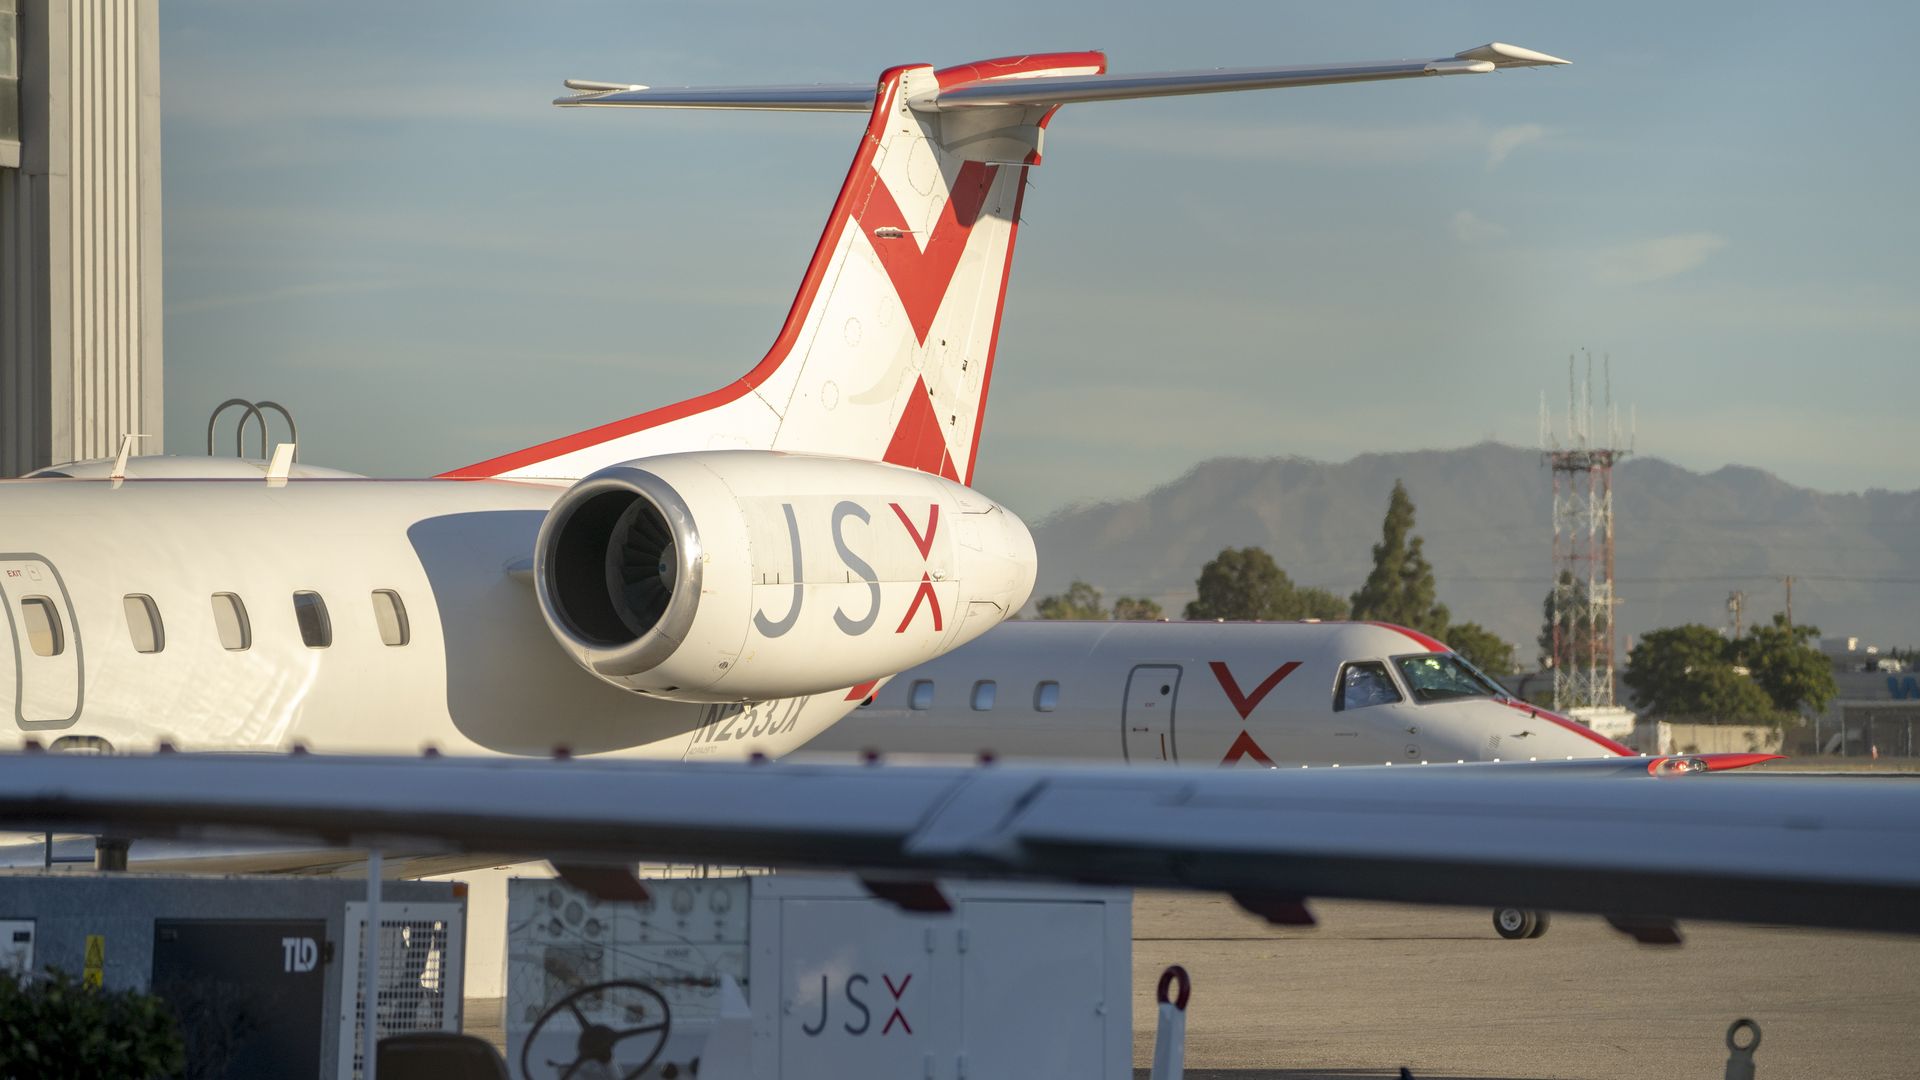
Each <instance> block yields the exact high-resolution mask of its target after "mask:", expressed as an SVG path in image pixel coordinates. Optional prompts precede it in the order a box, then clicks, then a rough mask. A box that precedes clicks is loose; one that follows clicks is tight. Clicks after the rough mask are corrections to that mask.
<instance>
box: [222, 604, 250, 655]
mask: <svg viewBox="0 0 1920 1080" xmlns="http://www.w3.org/2000/svg"><path fill="white" fill-rule="evenodd" d="M213 628H214V629H215V630H216V631H218V632H219V634H220V647H221V648H223V649H225V650H227V651H228V652H242V651H245V650H246V649H249V648H251V647H252V646H253V624H252V623H251V622H248V621H247V605H246V603H245V602H244V601H242V600H241V599H240V597H239V596H238V595H236V594H234V593H230V592H217V593H214V594H213Z"/></svg>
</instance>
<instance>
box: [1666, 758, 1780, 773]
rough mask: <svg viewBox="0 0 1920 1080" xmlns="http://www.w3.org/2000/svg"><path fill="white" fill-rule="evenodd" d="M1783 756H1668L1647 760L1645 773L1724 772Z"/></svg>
mask: <svg viewBox="0 0 1920 1080" xmlns="http://www.w3.org/2000/svg"><path fill="white" fill-rule="evenodd" d="M1786 756H1787V755H1785V754H1668V755H1666V756H1664V757H1657V758H1652V759H1649V760H1648V762H1647V773H1648V775H1651V776H1666V775H1672V774H1680V773H1694V772H1726V771H1727V770H1729V769H1744V768H1747V767H1748V766H1750V765H1758V764H1760V763H1761V762H1765V761H1783V760H1785V759H1786Z"/></svg>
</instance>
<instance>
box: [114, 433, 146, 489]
mask: <svg viewBox="0 0 1920 1080" xmlns="http://www.w3.org/2000/svg"><path fill="white" fill-rule="evenodd" d="M148 437H149V436H148V435H146V434H145V433H143V432H138V431H129V432H127V433H126V434H125V435H122V436H120V453H119V454H117V455H115V456H114V459H113V471H112V472H110V473H108V474H107V479H109V480H125V479H126V478H127V459H128V458H129V457H132V456H133V443H134V440H136V439H145V438H148Z"/></svg>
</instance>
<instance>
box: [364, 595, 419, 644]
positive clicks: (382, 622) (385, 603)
mask: <svg viewBox="0 0 1920 1080" xmlns="http://www.w3.org/2000/svg"><path fill="white" fill-rule="evenodd" d="M373 621H374V622H375V623H377V624H378V625H379V627H380V640H381V641H384V642H386V643H387V644H389V645H405V644H406V643H407V642H408V641H409V640H411V638H412V636H413V635H412V634H411V633H410V632H409V630H408V627H407V605H406V604H405V603H404V602H403V601H401V599H400V594H399V593H397V592H394V591H393V590H392V589H375V590H373Z"/></svg>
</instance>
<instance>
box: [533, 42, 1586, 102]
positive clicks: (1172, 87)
mask: <svg viewBox="0 0 1920 1080" xmlns="http://www.w3.org/2000/svg"><path fill="white" fill-rule="evenodd" d="M1565 63H1568V61H1566V60H1562V59H1560V58H1559V57H1557V56H1549V55H1547V54H1546V53H1543V52H1535V51H1534V50H1532V49H1523V48H1521V47H1520V46H1518V45H1507V44H1504V43H1502V42H1498V41H1494V42H1489V43H1487V44H1485V45H1481V46H1479V47H1477V48H1472V49H1466V50H1464V51H1462V52H1457V53H1455V54H1453V55H1452V56H1442V57H1436V58H1433V59H1428V60H1376V61H1362V62H1358V63H1340V64H1309V65H1305V66H1298V67H1249V68H1205V69H1200V70H1194V71H1159V72H1148V73H1143V74H1134V75H1126V74H1103V73H1099V72H1098V71H1097V70H1095V69H1092V68H1089V69H1088V71H1087V72H1086V73H1085V74H1064V73H1063V74H1050V75H996V74H995V73H994V71H993V69H992V68H990V67H986V66H984V65H969V66H967V67H961V68H951V69H948V70H947V71H943V72H941V75H942V78H941V79H940V85H939V87H938V89H937V90H935V91H934V92H933V93H930V94H926V95H924V96H921V97H916V98H914V99H912V100H910V101H909V102H908V104H909V105H911V106H912V107H913V109H914V110H915V111H916V112H948V111H952V110H957V109H969V108H995V107H998V108H1004V107H1007V106H1032V107H1039V108H1047V107H1051V106H1055V105H1066V104H1070V103H1073V102H1079V101H1123V100H1127V99H1130V98H1148V97H1171V96H1174V95H1178V94H1216V93H1224V92H1228V91H1233V90H1273V89H1280V88H1284V87H1289V86H1326V85H1329V84H1333V83H1351V82H1373V81H1377V80H1381V79H1409V78H1417V77H1421V76H1427V75H1482V74H1485V73H1487V72H1490V71H1496V70H1499V69H1500V68H1510V67H1549V66H1553V65H1558V64H1565ZM567 86H568V87H569V88H571V89H574V90H582V91H585V90H591V89H594V88H603V89H604V91H605V92H602V93H591V92H589V93H581V94H578V95H576V96H572V97H564V98H560V99H558V100H556V101H555V102H554V104H555V105H569V106H571V105H602V106H622V107H626V108H637V109H769V110H775V111H786V112H866V111H868V110H870V109H872V108H873V99H874V86H873V84H870V83H829V84H820V85H814V86H714V87H698V86H655V87H635V86H630V85H629V84H624V83H598V82H589V81H587V80H584V79H569V80H567Z"/></svg>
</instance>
